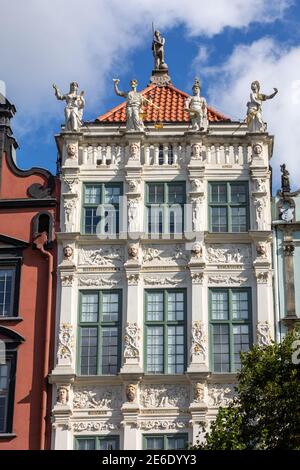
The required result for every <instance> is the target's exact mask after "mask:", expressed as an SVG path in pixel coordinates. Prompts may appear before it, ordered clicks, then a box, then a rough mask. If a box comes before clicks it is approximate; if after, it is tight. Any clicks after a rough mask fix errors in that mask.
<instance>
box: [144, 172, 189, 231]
mask: <svg viewBox="0 0 300 470" xmlns="http://www.w3.org/2000/svg"><path fill="white" fill-rule="evenodd" d="M185 194H186V189H185V182H182V181H179V182H172V183H146V215H147V217H146V220H147V228H146V231H147V232H148V233H149V234H182V232H183V221H184V203H185Z"/></svg>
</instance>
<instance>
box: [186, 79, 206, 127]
mask: <svg viewBox="0 0 300 470" xmlns="http://www.w3.org/2000/svg"><path fill="white" fill-rule="evenodd" d="M200 90H201V85H200V80H199V78H195V83H194V85H193V96H189V97H188V98H187V99H186V102H185V109H186V111H188V113H189V115H190V118H191V124H192V129H193V130H194V131H206V130H207V127H208V117H207V104H206V99H205V98H203V97H202V96H200Z"/></svg>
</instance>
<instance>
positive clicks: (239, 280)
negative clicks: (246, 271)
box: [208, 274, 248, 286]
mask: <svg viewBox="0 0 300 470" xmlns="http://www.w3.org/2000/svg"><path fill="white" fill-rule="evenodd" d="M247 280H248V279H247V278H246V277H239V276H232V275H230V274H228V275H227V274H217V275H210V276H208V284H209V285H224V286H240V285H242V284H244V283H245V282H247Z"/></svg>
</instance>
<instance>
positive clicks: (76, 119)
mask: <svg viewBox="0 0 300 470" xmlns="http://www.w3.org/2000/svg"><path fill="white" fill-rule="evenodd" d="M53 88H54V90H55V96H56V98H57V99H58V100H62V101H65V102H66V107H65V120H66V130H67V131H71V132H77V131H78V130H79V128H80V127H81V126H82V116H83V108H84V105H85V101H84V97H83V95H84V92H83V91H82V92H81V93H80V94H79V95H78V93H77V90H78V83H76V82H72V83H70V91H69V93H66V94H65V95H63V94H62V93H61V92H60V90H59V89H58V88H57V86H56V85H53Z"/></svg>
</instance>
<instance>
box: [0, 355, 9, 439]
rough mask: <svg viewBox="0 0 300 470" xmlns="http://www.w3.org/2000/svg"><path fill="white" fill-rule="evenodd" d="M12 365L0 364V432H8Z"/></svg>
mask: <svg viewBox="0 0 300 470" xmlns="http://www.w3.org/2000/svg"><path fill="white" fill-rule="evenodd" d="M9 364H10V363H7V364H0V432H6V431H7V429H6V420H7V411H8V403H9V400H8V399H9V379H10V377H9V374H10V367H9Z"/></svg>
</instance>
